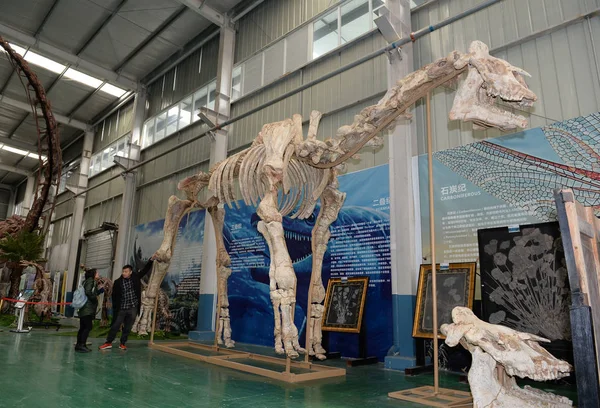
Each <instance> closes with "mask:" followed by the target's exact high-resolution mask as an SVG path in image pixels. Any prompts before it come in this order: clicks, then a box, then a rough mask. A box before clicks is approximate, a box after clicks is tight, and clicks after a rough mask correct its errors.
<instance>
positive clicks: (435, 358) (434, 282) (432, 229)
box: [426, 92, 440, 394]
mask: <svg viewBox="0 0 600 408" xmlns="http://www.w3.org/2000/svg"><path fill="white" fill-rule="evenodd" d="M426 102H427V104H426V109H427V164H428V166H429V231H430V234H431V243H430V246H431V291H432V293H433V296H432V308H433V390H434V391H433V392H434V393H435V394H437V393H438V391H439V387H440V384H439V372H438V370H439V367H438V318H437V270H436V266H435V218H434V196H433V153H432V150H433V148H432V146H431V145H432V142H431V92H428V93H427V100H426Z"/></svg>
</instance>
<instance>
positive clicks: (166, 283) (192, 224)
mask: <svg viewBox="0 0 600 408" xmlns="http://www.w3.org/2000/svg"><path fill="white" fill-rule="evenodd" d="M204 217H205V211H204V210H201V211H194V212H191V213H189V214H187V215H185V216H184V217H183V219H182V220H181V223H180V224H179V230H178V231H177V241H176V245H175V251H174V252H173V257H172V258H171V265H170V267H169V270H168V272H167V275H166V276H165V279H164V280H163V282H162V284H161V292H162V293H161V295H162V296H161V298H160V299H162V300H163V301H164V300H167V299H168V309H169V313H170V316H169V318H168V319H167V318H165V316H164V314H159V319H158V320H157V329H158V330H165V329H167V325H168V326H169V327H168V329H169V330H170V331H171V332H173V333H184V334H185V333H188V332H190V331H192V330H194V329H195V328H196V326H197V324H198V297H199V294H200V275H201V270H202V246H203V242H204ZM163 226H164V219H162V220H157V221H152V222H148V223H146V224H140V225H137V226H136V227H135V229H134V234H133V235H134V244H133V254H132V255H131V257H130V263H131V265H132V266H133V267H134V269H136V270H139V269H141V268H142V267H143V266H144V265H145V264H146V262H148V259H149V258H150V257H151V256H152V255H153V254H154V252H156V250H157V249H158V248H159V247H160V244H161V243H162V240H163V236H164V234H163ZM148 276H149V275H148ZM145 280H146V281H147V278H146V279H145ZM165 295H166V296H165Z"/></svg>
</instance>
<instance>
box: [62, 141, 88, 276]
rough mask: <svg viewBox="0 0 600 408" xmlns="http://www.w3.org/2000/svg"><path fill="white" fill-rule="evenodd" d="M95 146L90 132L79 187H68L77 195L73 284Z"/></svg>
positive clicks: (72, 238)
mask: <svg viewBox="0 0 600 408" xmlns="http://www.w3.org/2000/svg"><path fill="white" fill-rule="evenodd" d="M93 145H94V132H93V131H91V130H88V131H86V132H85V136H84V139H83V151H82V153H81V163H80V165H79V177H76V178H75V179H76V180H77V185H75V186H67V189H69V190H70V191H71V192H73V193H74V194H75V196H74V197H73V199H74V200H75V205H74V206H73V220H72V222H71V226H72V227H71V235H70V237H69V261H68V264H67V271H68V272H67V282H72V281H73V279H74V277H75V274H76V273H77V271H78V270H79V265H77V253H78V249H79V239H80V238H81V232H82V229H83V213H84V210H85V199H86V194H85V191H86V189H87V185H88V169H89V168H90V159H91V157H92V148H93Z"/></svg>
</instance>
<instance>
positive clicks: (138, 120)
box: [112, 88, 147, 278]
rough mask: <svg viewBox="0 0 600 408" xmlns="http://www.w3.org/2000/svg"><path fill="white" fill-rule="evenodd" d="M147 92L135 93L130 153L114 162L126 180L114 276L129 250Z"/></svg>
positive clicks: (116, 274)
mask: <svg viewBox="0 0 600 408" xmlns="http://www.w3.org/2000/svg"><path fill="white" fill-rule="evenodd" d="M146 98H147V93H146V90H145V89H143V88H142V89H140V90H139V91H138V93H137V94H136V95H135V102H134V106H133V127H132V131H131V141H130V143H129V155H128V157H127V158H125V157H118V156H117V157H115V158H114V163H115V164H116V165H117V166H119V167H120V168H122V169H123V172H122V173H121V176H122V177H123V179H124V180H125V183H124V184H125V187H124V189H123V198H122V199H121V218H120V219H119V233H118V234H117V243H116V245H115V262H114V264H113V276H112V277H113V278H115V277H117V276H119V275H120V274H121V268H122V267H123V265H125V264H126V263H127V262H126V257H127V254H128V250H129V244H130V242H129V238H130V235H131V225H132V223H133V208H134V204H135V191H136V188H135V184H136V175H137V172H135V171H129V169H131V168H132V167H134V166H135V165H136V164H138V163H139V160H140V152H141V147H140V141H141V136H142V128H143V126H144V116H145V115H144V113H145V110H146V109H145V108H146Z"/></svg>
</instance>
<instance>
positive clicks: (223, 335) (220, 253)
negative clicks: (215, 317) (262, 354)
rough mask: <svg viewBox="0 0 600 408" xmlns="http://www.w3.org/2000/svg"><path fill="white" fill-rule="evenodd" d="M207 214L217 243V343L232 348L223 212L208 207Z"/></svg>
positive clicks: (229, 273)
mask: <svg viewBox="0 0 600 408" xmlns="http://www.w3.org/2000/svg"><path fill="white" fill-rule="evenodd" d="M208 213H209V214H210V216H211V219H212V222H213V227H214V229H215V241H216V243H217V302H218V306H217V307H219V321H218V322H217V343H218V344H225V347H228V348H230V347H233V346H234V345H235V342H234V341H233V340H231V321H230V319H229V298H228V297H227V280H228V279H229V277H230V276H231V268H230V267H229V266H230V265H231V258H230V257H229V254H228V253H227V250H226V249H225V243H224V242H223V224H224V222H225V210H224V209H223V208H218V207H210V208H209V209H208Z"/></svg>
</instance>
